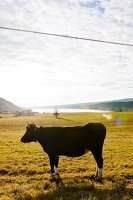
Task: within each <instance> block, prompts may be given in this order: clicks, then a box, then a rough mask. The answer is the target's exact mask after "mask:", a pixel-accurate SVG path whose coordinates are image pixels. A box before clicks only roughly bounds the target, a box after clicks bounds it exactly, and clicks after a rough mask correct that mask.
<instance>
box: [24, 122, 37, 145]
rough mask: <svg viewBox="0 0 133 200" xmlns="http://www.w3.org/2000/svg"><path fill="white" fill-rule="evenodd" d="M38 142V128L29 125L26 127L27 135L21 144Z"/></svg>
mask: <svg viewBox="0 0 133 200" xmlns="http://www.w3.org/2000/svg"><path fill="white" fill-rule="evenodd" d="M36 141H37V126H36V125H35V124H34V123H33V124H28V125H27V126H26V133H25V134H24V136H23V137H22V138H21V142H24V143H26V142H36Z"/></svg>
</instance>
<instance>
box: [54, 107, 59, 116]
mask: <svg viewBox="0 0 133 200" xmlns="http://www.w3.org/2000/svg"><path fill="white" fill-rule="evenodd" d="M59 114H60V113H59V112H58V111H57V109H56V110H55V112H54V116H55V117H56V118H58V116H59Z"/></svg>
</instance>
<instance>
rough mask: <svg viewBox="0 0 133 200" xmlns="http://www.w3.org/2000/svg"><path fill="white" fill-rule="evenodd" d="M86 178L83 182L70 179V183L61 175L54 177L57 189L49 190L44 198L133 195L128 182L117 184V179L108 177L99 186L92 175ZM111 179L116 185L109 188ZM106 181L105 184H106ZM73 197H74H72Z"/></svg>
mask: <svg viewBox="0 0 133 200" xmlns="http://www.w3.org/2000/svg"><path fill="white" fill-rule="evenodd" d="M84 178H85V179H87V178H88V179H89V180H90V181H88V182H86V181H85V182H83V183H81V182H80V181H79V182H78V181H77V182H76V181H75V182H73V181H72V182H71V184H70V182H69V181H70V180H69V181H68V183H67V182H66V181H64V183H63V180H62V178H61V177H60V176H55V177H53V180H51V181H52V182H54V183H56V189H55V190H53V192H52V193H51V191H50V192H48V193H47V194H45V195H44V199H46V200H47V199H62V198H63V199H73V200H77V199H89V198H90V197H93V198H94V199H99V200H102V199H106V198H107V197H110V199H119V200H122V199H123V196H124V195H127V196H128V197H129V199H130V197H132V195H133V191H132V189H131V188H127V187H126V182H125V184H123V185H119V186H120V187H118V185H117V186H116V183H115V179H114V178H111V179H110V178H109V177H106V178H104V179H103V185H102V187H99V186H98V187H97V183H96V184H95V182H94V180H92V177H84ZM107 181H110V182H112V183H115V184H114V187H111V188H107V185H106V182H107ZM104 183H105V185H104ZM71 197H72V198H71Z"/></svg>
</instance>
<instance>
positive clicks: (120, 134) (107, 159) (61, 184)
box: [0, 112, 133, 200]
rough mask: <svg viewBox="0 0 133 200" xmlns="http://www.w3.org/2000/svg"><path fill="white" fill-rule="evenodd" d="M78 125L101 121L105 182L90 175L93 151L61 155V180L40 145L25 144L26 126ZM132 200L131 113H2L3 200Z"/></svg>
mask: <svg viewBox="0 0 133 200" xmlns="http://www.w3.org/2000/svg"><path fill="white" fill-rule="evenodd" d="M27 122H29V123H33V122H34V123H36V124H37V125H38V126H40V125H41V126H75V125H83V124H85V123H88V122H102V123H104V124H105V126H106V128H107V136H106V140H105V143H104V149H103V157H104V170H103V183H98V182H96V181H94V180H92V179H91V178H90V177H91V175H93V174H94V173H95V165H96V164H95V161H94V158H93V156H92V155H91V153H90V152H88V153H87V154H85V155H84V156H82V157H78V158H68V157H64V156H61V157H60V162H59V170H60V178H58V177H56V178H51V177H50V175H49V169H50V168H49V159H48V156H47V154H46V153H44V152H43V150H42V148H41V146H40V145H39V144H38V143H29V144H23V143H21V142H20V138H21V137H22V135H23V134H24V133H25V125H26V124H27ZM35 199H36V200H48V199H49V200H56V199H60V200H64V199H68V200H97V199H98V200H132V199H133V112H116V113H110V114H104V115H103V114H101V113H70V114H69V113H66V114H63V113H62V114H60V116H59V118H58V119H56V118H55V117H54V115H52V114H43V115H36V116H24V117H13V116H9V115H0V200H35Z"/></svg>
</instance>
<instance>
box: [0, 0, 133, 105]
mask: <svg viewBox="0 0 133 200" xmlns="http://www.w3.org/2000/svg"><path fill="white" fill-rule="evenodd" d="M1 26H3V27H10V28H19V29H27V30H33V31H39V32H47V33H54V34H63V35H69V36H77V37H86V38H91V39H98V40H107V41H112V42H120V43H128V44H133V1H132V0H121V2H119V1H116V0H38V1H36V0H28V1H27V0H10V1H9V0H0V27H1ZM0 97H2V98H5V99H7V100H9V101H11V102H13V103H15V104H16V105H19V106H25V107H31V106H42V105H60V104H72V103H80V102H96V101H106V100H114V99H123V98H133V47H128V46H120V45H113V44H105V43H97V42H91V41H83V40H76V39H68V38H61V37H52V36H46V35H39V34H33V33H24V32H16V31H9V30H2V29H0Z"/></svg>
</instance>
